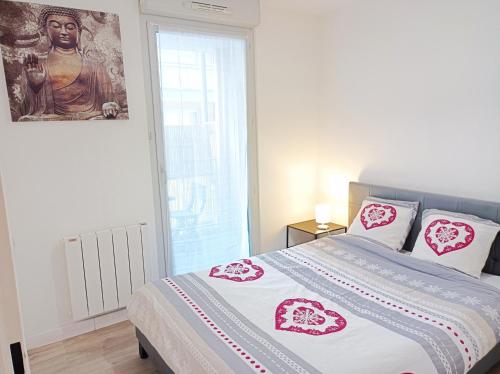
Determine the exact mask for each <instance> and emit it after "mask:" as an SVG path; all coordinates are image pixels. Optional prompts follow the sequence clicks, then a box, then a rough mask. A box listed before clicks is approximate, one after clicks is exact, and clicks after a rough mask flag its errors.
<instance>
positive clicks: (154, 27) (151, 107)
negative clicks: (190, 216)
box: [141, 15, 260, 277]
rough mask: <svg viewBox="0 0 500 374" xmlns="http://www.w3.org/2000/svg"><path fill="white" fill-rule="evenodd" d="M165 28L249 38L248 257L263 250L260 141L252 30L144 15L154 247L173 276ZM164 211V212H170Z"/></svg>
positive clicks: (164, 271) (162, 272)
mask: <svg viewBox="0 0 500 374" xmlns="http://www.w3.org/2000/svg"><path fill="white" fill-rule="evenodd" d="M160 27H161V28H166V29H168V28H170V29H173V30H177V31H187V32H198V33H205V34H212V35H219V36H235V37H238V38H241V39H243V40H245V42H246V91H247V92H246V101H247V168H248V225H249V227H248V234H249V244H250V248H249V250H250V255H251V256H253V255H256V254H258V253H260V209H259V201H260V200H259V173H258V154H257V150H258V144H257V109H256V87H255V47H254V31H253V29H248V28H242V27H235V26H226V25H218V24H212V23H206V22H200V21H190V20H184V19H177V18H171V17H163V16H150V15H141V33H142V40H143V41H145V43H143V45H144V46H145V47H144V51H143V52H144V53H143V61H144V72H145V78H146V79H145V88H146V106H147V115H148V135H149V143H150V158H151V169H152V178H153V197H154V211H155V221H156V222H155V228H156V245H157V248H158V253H157V258H158V272H159V274H160V277H164V276H170V275H171V274H172V267H171V264H172V261H171V255H172V254H171V248H172V246H171V237H170V224H169V222H170V220H169V218H168V214H169V213H168V200H167V191H166V178H167V176H166V171H165V170H166V169H165V160H164V156H163V154H162V153H163V150H164V149H165V148H164V144H163V143H164V142H163V136H162V135H163V130H162V123H163V116H162V110H161V93H160V86H159V84H157V83H155V82H160V76H159V65H158V49H157V44H156V43H157V39H156V33H157V32H158V31H159V29H160ZM162 212H166V216H164V215H163V213H162Z"/></svg>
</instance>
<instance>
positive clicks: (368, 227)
mask: <svg viewBox="0 0 500 374" xmlns="http://www.w3.org/2000/svg"><path fill="white" fill-rule="evenodd" d="M418 204H419V203H418V201H415V202H414V201H403V200H388V199H380V198H377V197H368V198H366V199H365V200H363V203H362V204H361V209H360V210H359V212H358V215H357V216H356V218H355V219H354V221H353V222H352V224H351V226H350V227H349V230H348V231H347V233H348V234H350V235H357V236H362V237H364V238H366V239H370V240H376V241H377V242H379V243H382V244H385V245H386V246H388V247H389V248H391V249H393V250H395V251H399V250H401V248H403V245H404V243H405V241H406V237H407V236H408V233H409V232H410V229H411V225H412V224H413V221H414V220H415V217H416V216H417V211H418Z"/></svg>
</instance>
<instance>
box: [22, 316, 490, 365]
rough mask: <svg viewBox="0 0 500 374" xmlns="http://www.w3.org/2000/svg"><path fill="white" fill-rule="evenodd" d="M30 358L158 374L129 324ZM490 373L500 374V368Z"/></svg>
mask: <svg viewBox="0 0 500 374" xmlns="http://www.w3.org/2000/svg"><path fill="white" fill-rule="evenodd" d="M29 357H30V362H31V372H32V374H59V373H61V374H63V373H65V374H66V373H67V374H158V372H157V371H156V370H155V369H154V367H153V364H152V363H151V361H150V360H141V359H140V358H139V355H138V352H137V339H136V338H135V334H134V328H133V327H132V325H131V324H130V323H129V322H122V323H119V324H117V325H113V326H110V327H106V328H104V329H101V330H97V331H93V332H91V333H88V334H85V335H81V336H77V337H75V338H71V339H68V340H65V341H63V342H59V343H54V344H50V345H47V346H45V347H41V348H37V349H33V350H31V351H30V352H29ZM489 374H500V365H497V366H496V367H495V368H494V369H493V370H491V371H490V373H489Z"/></svg>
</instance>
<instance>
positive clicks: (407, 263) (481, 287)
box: [324, 235, 500, 341]
mask: <svg viewBox="0 0 500 374" xmlns="http://www.w3.org/2000/svg"><path fill="white" fill-rule="evenodd" d="M324 240H325V243H328V242H329V245H330V246H331V248H334V247H335V248H342V249H344V250H345V251H348V252H349V253H352V254H354V255H356V256H357V257H360V258H361V257H362V258H365V259H367V260H369V261H371V262H372V263H374V264H378V265H383V266H385V267H386V268H389V269H393V270H395V271H396V270H398V273H401V272H404V274H407V275H411V279H412V280H420V281H422V282H424V283H425V284H426V285H427V286H431V285H436V286H439V287H440V288H441V289H442V290H443V291H450V292H456V293H457V294H458V295H460V296H459V297H457V298H455V299H449V298H448V299H447V301H448V302H451V303H453V302H454V303H457V304H466V305H467V308H469V309H473V310H474V311H475V312H476V313H478V314H479V315H480V316H481V317H482V318H483V319H484V320H485V321H491V322H490V323H489V324H490V326H491V328H492V330H493V331H494V333H495V335H496V338H497V341H499V340H500V324H498V321H497V319H498V318H492V315H493V316H495V317H496V316H497V315H498V314H499V310H498V305H500V291H499V290H498V288H495V287H494V286H492V285H489V284H486V283H485V282H483V281H481V280H479V279H476V278H473V277H471V276H469V275H466V274H463V273H460V272H459V271H457V270H454V269H450V268H447V267H445V266H442V265H439V264H435V263H432V262H430V261H426V260H421V259H418V258H414V257H412V256H408V255H403V254H397V253H394V252H389V251H386V250H383V249H382V248H381V247H380V246H378V245H376V244H375V243H370V242H368V241H366V240H364V239H360V238H356V237H352V236H343V237H342V236H340V235H338V236H337V237H331V238H328V239H324ZM324 251H325V253H326V252H328V251H329V250H328V249H325V250H324ZM330 252H331V255H332V257H335V254H334V251H331V250H330ZM364 270H365V271H367V272H370V270H369V269H367V268H365V269H364ZM371 272H373V271H371ZM379 276H380V274H379ZM386 278H390V277H386ZM418 290H419V292H422V293H426V294H428V295H431V296H434V297H436V296H437V295H438V294H436V293H432V292H429V291H428V290H427V289H426V287H419V288H418ZM444 298H445V299H446V297H444ZM466 298H477V300H478V301H479V303H477V304H470V303H469V304H468V303H467V302H465V301H463V300H465V299H466ZM488 312H490V313H488ZM492 313H493V314H492ZM495 326H496V327H497V328H495Z"/></svg>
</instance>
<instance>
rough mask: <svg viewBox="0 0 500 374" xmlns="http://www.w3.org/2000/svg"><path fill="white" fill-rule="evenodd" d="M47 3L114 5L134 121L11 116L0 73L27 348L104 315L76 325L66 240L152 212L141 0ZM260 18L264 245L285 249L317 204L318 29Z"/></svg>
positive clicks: (290, 15) (288, 17) (1, 130)
mask: <svg viewBox="0 0 500 374" xmlns="http://www.w3.org/2000/svg"><path fill="white" fill-rule="evenodd" d="M47 2H50V3H53V4H56V5H64V6H70V7H71V6H74V7H79V8H85V9H94V10H103V11H112V12H118V14H119V16H120V22H121V33H122V48H123V53H124V63H125V77H126V82H127V89H128V90H127V94H128V101H129V108H130V120H129V121H116V122H107V121H97V122H80V123H75V122H72V123H69V122H65V123H29V124H26V123H25V124H12V123H11V122H10V117H9V109H8V101H7V95H6V90H5V80H4V77H3V74H0V159H1V160H2V172H3V174H4V186H5V193H6V198H7V207H8V214H9V220H10V223H11V234H12V239H13V242H14V253H15V260H16V269H17V273H18V286H19V290H20V296H21V304H22V310H23V319H24V322H25V332H26V336H27V341H28V343H29V344H30V345H31V346H37V345H40V344H45V343H48V342H50V341H55V340H59V339H61V338H63V337H68V336H70V335H74V334H78V333H81V332H84V331H87V330H89V329H93V328H95V327H99V326H102V325H103V324H106V323H108V322H109V321H110V319H109V318H99V319H96V320H95V321H94V320H90V321H87V322H83V323H77V324H75V323H73V322H72V319H71V315H70V310H71V309H70V298H69V290H68V283H67V279H66V278H67V274H66V265H65V257H64V250H63V244H62V239H63V238H64V237H65V236H68V235H74V234H78V233H82V232H86V231H93V230H96V229H100V228H105V227H110V226H116V225H122V224H127V223H136V222H149V223H151V224H153V220H154V211H153V192H152V191H153V190H152V178H151V166H150V159H149V142H148V133H147V132H148V126H147V115H146V103H145V99H144V97H145V89H144V70H143V62H142V57H141V53H140V52H141V51H142V48H141V43H142V41H141V38H140V32H139V30H140V29H139V11H138V2H137V0H126V1H125V0H109V1H106V2H102V1H98V0H87V1H81V0H57V1H56V0H54V1H48V0H47ZM264 2H265V1H264ZM262 21H263V22H262V26H260V27H259V28H258V30H257V32H256V39H257V46H258V47H257V50H256V60H257V61H256V74H257V91H258V92H257V94H258V103H257V105H258V109H257V111H258V121H259V124H258V126H259V128H258V142H259V170H260V173H259V177H260V182H261V187H260V198H261V201H260V206H261V212H260V213H261V231H262V234H261V247H262V249H263V250H269V249H277V248H282V247H283V246H284V243H285V236H284V227H285V225H286V224H287V223H290V222H293V221H297V220H301V219H308V218H310V217H311V216H312V209H313V205H314V203H315V196H316V183H315V181H316V162H317V141H318V139H317V137H316V136H315V135H316V134H317V132H318V126H319V122H318V118H319V117H318V109H319V106H318V105H319V100H318V99H319V96H318V90H317V87H318V84H319V79H320V76H319V71H318V67H319V65H318V61H319V58H318V43H319V42H318V41H317V38H316V36H317V35H318V31H319V29H318V28H317V27H318V26H317V23H316V22H315V18H314V17H312V16H304V15H301V14H300V13H294V12H289V11H285V12H283V11H281V10H276V9H273V8H267V7H264V9H263V20H262ZM138 51H139V53H138ZM0 69H2V67H1V66H0ZM2 70H3V69H2ZM118 318H120V316H118Z"/></svg>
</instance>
